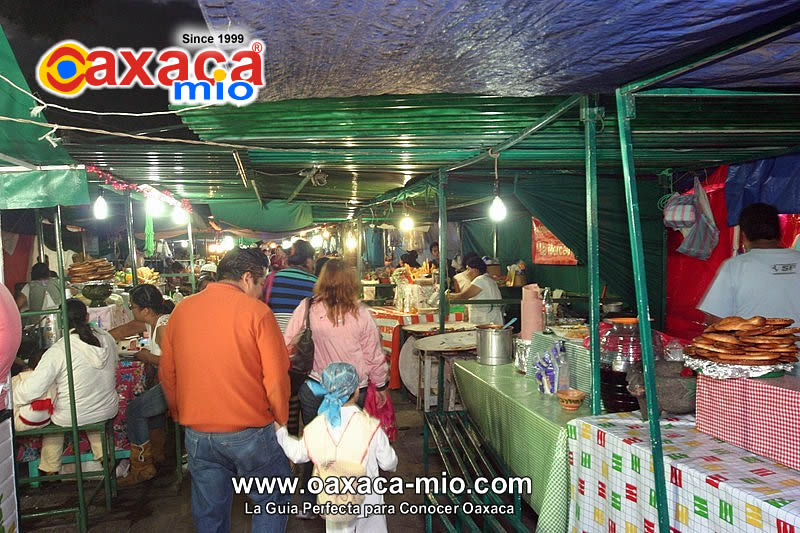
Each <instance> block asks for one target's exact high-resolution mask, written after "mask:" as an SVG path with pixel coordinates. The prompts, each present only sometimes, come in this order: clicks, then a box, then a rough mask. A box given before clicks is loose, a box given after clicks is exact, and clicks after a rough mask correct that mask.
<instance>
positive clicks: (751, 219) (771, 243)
mask: <svg viewBox="0 0 800 533" xmlns="http://www.w3.org/2000/svg"><path fill="white" fill-rule="evenodd" d="M739 226H740V228H741V231H742V242H743V245H744V248H745V250H746V253H744V254H741V255H738V256H736V257H732V258H730V259H728V260H727V261H725V263H723V264H722V266H721V267H720V269H719V272H717V277H716V278H715V279H714V282H713V283H712V284H711V287H710V288H709V289H708V292H706V295H705V297H704V298H703V301H702V302H701V303H700V305H699V306H698V309H700V311H703V312H704V313H705V314H706V316H707V323H708V324H713V323H714V322H717V321H719V320H720V319H721V318H724V317H727V316H741V317H745V318H749V317H753V316H764V317H768V318H784V317H785V318H792V319H793V320H794V321H795V325H797V324H798V323H800V252H798V251H796V250H793V249H791V248H782V247H781V245H780V238H781V227H780V222H779V220H778V211H777V209H775V208H774V207H773V206H771V205H767V204H761V203H759V204H751V205H749V206H747V207H745V208H744V209H743V210H742V214H741V217H740V218H739Z"/></svg>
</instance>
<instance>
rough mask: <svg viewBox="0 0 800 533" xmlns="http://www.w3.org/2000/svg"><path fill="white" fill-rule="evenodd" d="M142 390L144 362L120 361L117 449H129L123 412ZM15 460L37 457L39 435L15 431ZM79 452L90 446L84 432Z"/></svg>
mask: <svg viewBox="0 0 800 533" xmlns="http://www.w3.org/2000/svg"><path fill="white" fill-rule="evenodd" d="M142 392H144V363H142V362H141V361H120V362H119V364H118V366H117V393H118V394H119V411H117V416H116V417H115V418H114V443H115V446H116V449H117V450H128V449H130V442H128V430H127V429H128V428H127V426H126V416H125V413H126V412H127V410H128V404H129V403H130V402H131V401H132V400H133V399H134V398H135V397H136V396H138V395H139V394H141V393H142ZM16 440H17V444H18V446H17V461H21V462H26V463H27V462H29V461H34V460H36V459H38V458H39V449H40V448H41V447H42V438H41V437H38V436H37V437H24V433H17V439H16ZM80 440H81V453H87V452H88V451H89V450H90V449H91V447H90V446H89V440H88V439H87V438H86V435H85V434H83V433H82V434H81V439H80ZM64 455H72V444H69V445H68V446H67V448H66V449H65V450H64Z"/></svg>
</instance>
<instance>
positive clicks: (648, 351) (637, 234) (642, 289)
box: [616, 89, 669, 533]
mask: <svg viewBox="0 0 800 533" xmlns="http://www.w3.org/2000/svg"><path fill="white" fill-rule="evenodd" d="M616 98H617V122H618V124H619V142H620V150H621V152H622V170H623V174H624V178H625V201H626V204H627V208H628V232H629V234H630V240H631V256H632V260H633V281H634V285H635V286H636V307H637V309H638V311H639V336H640V339H641V343H642V363H643V364H642V366H643V367H644V385H645V390H646V393H647V415H648V419H649V423H650V445H651V447H650V449H651V451H652V454H653V476H654V477H655V485H656V486H655V489H656V508H657V509H658V527H659V531H660V532H661V533H668V532H669V508H668V507H667V505H668V504H667V489H666V478H665V476H664V455H663V451H662V448H661V426H660V425H659V416H660V412H659V408H658V399H657V398H656V375H655V364H654V362H653V343H652V332H651V331H650V309H649V306H648V303H647V276H646V273H645V265H644V252H643V250H642V227H641V220H640V219H639V195H638V192H637V187H636V169H635V167H634V162H633V139H632V135H631V118H633V117H634V116H635V110H634V108H633V95H631V94H625V93H623V92H622V91H621V90H620V89H617V91H616Z"/></svg>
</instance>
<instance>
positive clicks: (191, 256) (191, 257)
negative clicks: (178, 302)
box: [186, 214, 197, 294]
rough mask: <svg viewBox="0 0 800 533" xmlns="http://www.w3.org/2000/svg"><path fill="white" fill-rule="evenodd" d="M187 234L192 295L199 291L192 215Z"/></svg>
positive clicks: (187, 226)
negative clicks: (195, 276) (196, 279)
mask: <svg viewBox="0 0 800 533" xmlns="http://www.w3.org/2000/svg"><path fill="white" fill-rule="evenodd" d="M186 233H187V234H188V237H189V282H190V283H191V284H192V294H194V291H195V290H197V287H196V284H195V279H194V239H193V238H192V215H191V214H189V222H188V223H187V224H186Z"/></svg>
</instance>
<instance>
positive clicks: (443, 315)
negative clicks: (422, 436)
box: [438, 169, 448, 364]
mask: <svg viewBox="0 0 800 533" xmlns="http://www.w3.org/2000/svg"><path fill="white" fill-rule="evenodd" d="M445 185H447V172H445V171H444V170H442V169H439V188H438V193H439V332H440V333H444V331H445V325H444V323H445V321H446V320H447V314H448V313H447V295H446V294H445V293H444V291H446V290H447V198H446V196H445ZM439 364H444V360H442V361H440V363H439Z"/></svg>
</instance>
